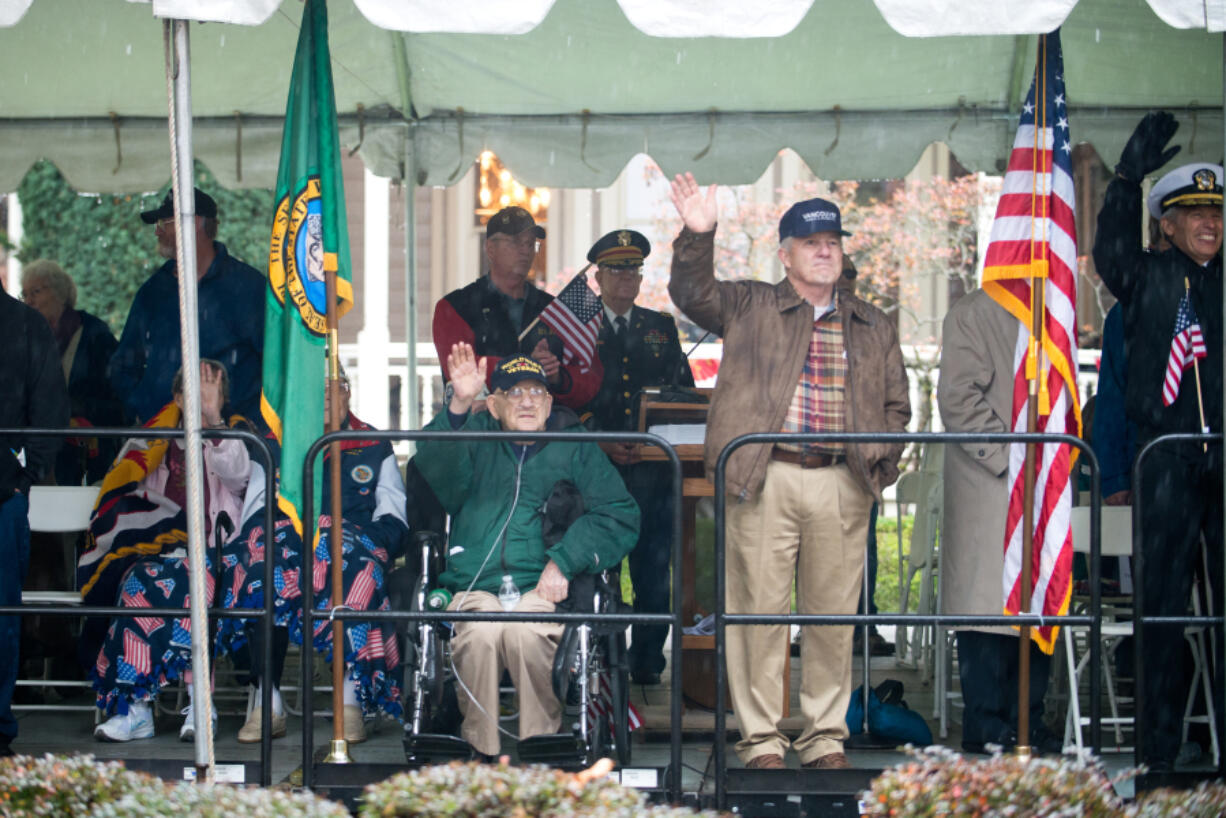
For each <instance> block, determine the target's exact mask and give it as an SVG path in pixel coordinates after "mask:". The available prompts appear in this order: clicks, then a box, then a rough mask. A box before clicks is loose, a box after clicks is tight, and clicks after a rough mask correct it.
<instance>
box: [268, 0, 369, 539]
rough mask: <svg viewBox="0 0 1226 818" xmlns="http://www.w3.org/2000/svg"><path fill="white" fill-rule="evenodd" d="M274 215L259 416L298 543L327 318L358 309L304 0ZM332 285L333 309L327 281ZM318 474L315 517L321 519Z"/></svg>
mask: <svg viewBox="0 0 1226 818" xmlns="http://www.w3.org/2000/svg"><path fill="white" fill-rule="evenodd" d="M276 198H277V211H276V215H275V216H274V218H273V225H272V242H271V247H270V248H269V254H268V297H267V301H266V305H265V312H264V381H263V392H262V394H261V395H260V411H261V413H262V414H263V416H264V421H265V423H267V424H268V427H269V428H270V429H271V430H272V432H273V434H274V435H275V436H276V438H277V442H278V443H279V444H280V448H281V463H280V474H279V479H278V481H277V505H278V506H279V507H280V509H281V511H282V512H284V513H285V514H286V515H287V516H288V517H289V518H290V520H291V521H292V522H293V524H294V528H295V530H297V531H298V533H299V534H301V533H302V503H303V500H304V499H305V498H304V497H303V487H302V471H303V457H304V456H305V455H306V451H307V449H309V448H310V446H311V444H312V443H313V442H314V441H315V439H316V438H318V437H319V436H320V435H321V434H323V431H324V381H325V365H326V361H327V340H328V337H327V335H328V333H327V328H326V316H327V311H328V309H329V308H333V309H336V310H337V317H338V318H339V317H340V316H341V315H344V314H345V313H346V312H347V311H348V310H349V308H350V307H352V306H353V285H352V283H351V281H350V267H349V236H348V234H347V232H346V225H345V190H344V181H343V179H342V177H341V162H340V149H339V144H338V138H337V130H336V97H335V95H334V94H333V90H332V65H331V62H330V60H329V58H328V11H327V7H326V6H325V5H324V0H306V6H305V8H304V9H303V11H302V28H301V30H300V33H299V35H298V50H297V53H296V54H295V55H294V73H293V76H292V78H291V79H290V87H289V99H288V100H287V101H286V103H285V131H284V133H283V134H282V136H281V164H280V166H279V168H278V170H277V197H276ZM327 274H335V275H336V292H337V302H338V303H336V304H333V305H329V304H328V303H327V298H326V297H325V285H324V278H325V275H327ZM319 477H320V475H319V471H318V470H317V471H316V473H315V485H314V488H313V497H314V500H315V503H314V507H315V509H316V512H317V513H318V510H319V486H320V481H319Z"/></svg>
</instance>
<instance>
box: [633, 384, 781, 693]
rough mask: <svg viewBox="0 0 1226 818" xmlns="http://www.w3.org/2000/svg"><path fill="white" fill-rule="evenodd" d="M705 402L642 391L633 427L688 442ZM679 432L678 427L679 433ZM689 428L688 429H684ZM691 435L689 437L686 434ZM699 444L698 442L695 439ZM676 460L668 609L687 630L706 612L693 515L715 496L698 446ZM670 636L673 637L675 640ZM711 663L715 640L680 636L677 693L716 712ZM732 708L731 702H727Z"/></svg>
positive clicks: (680, 450)
mask: <svg viewBox="0 0 1226 818" xmlns="http://www.w3.org/2000/svg"><path fill="white" fill-rule="evenodd" d="M692 391H693V392H694V393H695V394H696V395H701V396H703V397H706V398H707V399H708V400H709V398H710V395H711V392H712V391H713V390H712V389H709V388H699V389H694V390H692ZM708 408H709V405H708V403H705V402H702V401H701V400H695V401H693V402H677V401H673V400H669V401H665V400H661V399H660V389H659V388H658V387H653V388H648V389H644V390H643V395H642V400H641V401H640V402H639V418H638V428H639V431H640V432H646V431H648V430H649V429H651V428H652V427H658V426H661V425H667V426H672V427H674V428H673V429H672V430H671V431H674V432H679V433H680V434H676V435H672V434H661V435H660V436H661V437H663V438H664V439H665V440H669V441H670V442H672V440H671V438H673V437H677V438H678V439H682V440H686V441H688V440H690V438H691V437H692V436H693V434H692V433H693V432H696V431H697V430H695V429H693V428H692V427H695V426H703V427H705V425H706V420H707V409H708ZM678 427H681V428H678ZM685 427H691V428H685ZM687 433H691V434H687ZM698 440H701V437H698ZM673 448H674V449H676V450H677V456H678V457H680V458H681V469H682V472H681V565H680V566H675V567H674V570H680V571H681V590H682V596H681V599H680V600H673V604H680V606H681V621H682V622H683V623H684V624H685V625H687V626H688V625H692V624H693V623H695V622H697V621H698V620H699V619H701V618H702V617H704V616H706V615H707V614H708V613H711V611H708V610H705V608H704V606H702V605H701V604H700V603H699V601H698V600H697V598H696V596H695V593H694V590H695V587H696V585H697V575H698V570H697V558H698V545H697V542H696V540H695V531H696V525H695V516H696V513H697V510H698V501H699V500H701V499H702V498H704V497H714V496H715V486H714V485H713V484H712V483H711V481H710V480H708V479H707V478H706V476H705V474H704V467H703V444H702V442H678V443H674V444H673ZM642 459H643V460H645V461H666V460H667V459H668V458H667V457H666V456H665V454H664V452H662V451H660V450H659V449H657V448H655V447H654V446H644V447H643V449H642ZM677 636H678V635H677V634H673V638H674V639H676V638H677ZM790 647H791V645H790V639H785V644H783V645H781V646H780V649H781V650H782V651H784V656H785V657H787V659H786V660H785V664H784V673H783V690H782V695H783V715H784V716H785V717H786V716H788V715H789V700H790V696H791V692H790V690H791V651H790ZM721 670H722V668H717V667H716V664H715V637H714V636H702V635H691V634H682V635H681V691H682V693H683V694H684V697H685V699H688V700H689V701H691V702H693V703H695V704H697V705H699V706H701V707H705V708H707V709H708V710H714V709H715V678H716V677H715V674H716V673H717V672H719V671H721ZM726 704H727V705H728V706H729V707H731V702H726Z"/></svg>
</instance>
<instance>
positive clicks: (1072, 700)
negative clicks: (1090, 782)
mask: <svg viewBox="0 0 1226 818" xmlns="http://www.w3.org/2000/svg"><path fill="white" fill-rule="evenodd" d="M1100 520H1101V522H1100V526H1101V532H1100V541H1101V548H1100V552H1101V555H1102V556H1103V557H1109V556H1110V557H1122V556H1131V555H1132V507H1131V506H1103V507H1102V516H1101V518H1100ZM1072 529H1073V551H1075V552H1077V553H1080V554H1087V555H1088V554H1089V553H1090V507H1089V506H1076V507H1075V508H1073V510H1072ZM1083 604H1084V603H1083ZM1103 614H1104V620H1103V622H1102V625H1101V630H1100V635H1101V644H1102V650H1101V651H1100V654H1099V655H1100V657H1101V660H1102V676H1103V687H1104V689H1105V690H1106V693H1107V702H1108V707H1109V709H1110V715H1109V716H1105V717H1103V719H1102V724H1103V726H1105V727H1109V728H1111V730H1112V733H1113V734H1114V737H1115V744H1114V746H1107V745H1104V746H1103V751H1104V752H1107V751H1111V752H1120V753H1124V752H1132V748H1131V747H1126V746H1124V732H1125V729H1126V728H1128V729H1129V731H1130V732H1131V728H1132V726H1133V725H1134V724H1135V719H1134V718H1133V717H1132V716H1123V715H1121V714H1120V705H1121V704H1131V702H1132V700H1131V698H1122V697H1120V696H1119V695H1118V693H1117V691H1116V689H1115V679H1114V677H1113V675H1112V672H1111V665H1112V660H1113V657H1114V654H1115V649H1116V648H1117V647H1119V644H1120V643H1121V642H1122V641H1123V640H1124V639H1126V638H1128V637H1130V636H1132V633H1133V625H1132V620H1131V618H1129V619H1127V620H1124V621H1120V620H1118V619H1115V618H1114V617H1115V616H1118V615H1120V614H1125V615H1130V614H1131V611H1130V609H1128V608H1122V607H1120V606H1118V605H1116V606H1109V605H1107V604H1104V605H1103ZM1107 616H1112V618H1111V619H1106V618H1105V617H1107ZM1063 630H1064V634H1063V636H1064V657H1065V662H1066V665H1067V671H1068V673H1067V677H1068V696H1069V704H1068V715H1067V716H1066V718H1065V721H1064V751H1065V752H1069V751H1070V750H1072V749H1074V748H1075V749H1076V750H1077V752H1078V753H1080V752H1081V751H1082V750H1083V749H1084V748H1085V742H1084V736H1083V733H1082V728H1084V727H1087V726H1089V724H1090V719H1089V718H1088V717H1086V716H1083V715H1082V713H1081V701H1080V698H1079V696H1078V691H1079V689H1080V687H1081V681H1082V677H1083V676H1084V675H1085V671H1086V669H1087V667H1088V666H1089V663H1090V651H1089V649H1088V645H1087V646H1085V647H1084V648H1083V649H1082V652H1081V655H1080V656H1078V655H1077V645H1076V640H1077V638H1078V637H1081V639H1082V641H1083V642H1084V641H1085V639H1086V638H1088V635H1089V632H1090V629H1089V628H1088V627H1086V626H1069V627H1065V628H1064V629H1063Z"/></svg>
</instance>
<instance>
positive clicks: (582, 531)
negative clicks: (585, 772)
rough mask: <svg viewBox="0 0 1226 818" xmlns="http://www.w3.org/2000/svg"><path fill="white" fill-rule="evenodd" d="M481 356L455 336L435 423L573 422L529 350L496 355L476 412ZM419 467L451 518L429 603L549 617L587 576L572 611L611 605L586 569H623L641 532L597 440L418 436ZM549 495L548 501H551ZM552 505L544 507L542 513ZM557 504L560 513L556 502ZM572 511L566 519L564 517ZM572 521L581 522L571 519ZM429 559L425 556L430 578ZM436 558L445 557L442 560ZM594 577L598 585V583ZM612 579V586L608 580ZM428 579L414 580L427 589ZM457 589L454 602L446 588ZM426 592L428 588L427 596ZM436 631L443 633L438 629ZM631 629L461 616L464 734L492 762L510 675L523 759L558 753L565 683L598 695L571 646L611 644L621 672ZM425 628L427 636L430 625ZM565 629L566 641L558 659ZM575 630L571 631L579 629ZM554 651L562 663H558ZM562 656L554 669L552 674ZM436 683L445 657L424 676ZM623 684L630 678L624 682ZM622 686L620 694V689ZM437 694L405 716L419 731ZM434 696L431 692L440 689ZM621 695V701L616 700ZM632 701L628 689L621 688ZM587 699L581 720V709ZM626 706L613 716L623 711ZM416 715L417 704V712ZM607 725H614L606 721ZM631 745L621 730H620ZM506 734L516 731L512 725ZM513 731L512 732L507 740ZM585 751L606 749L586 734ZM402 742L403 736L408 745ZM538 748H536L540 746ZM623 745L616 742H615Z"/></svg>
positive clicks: (610, 592)
mask: <svg viewBox="0 0 1226 818" xmlns="http://www.w3.org/2000/svg"><path fill="white" fill-rule="evenodd" d="M487 360H488V359H485V358H477V357H476V356H475V355H474V353H473V350H472V347H471V346H469V345H468V344H465V343H458V344H456V345H455V346H454V347H452V349H451V352H450V354H449V356H448V371H449V372H450V373H451V376H452V380H451V389H450V391H451V396H450V399H449V402H448V405H447V406H446V407H445V408H444V410H443V411H442V412H440V413H439V415H438V417H436V418H435V419H434V420H433V421H432V422H431V423H430V425H429V426H427V427H426V428H427V429H430V430H456V429H463V430H471V431H499V430H506V431H520V432H525V433H530V432H539V431H544V430H549V431H561V430H566V429H571V428H576V427H578V419H577V418H576V417H575V415H574V414H573V413H572V412H571V411H570V410H569V409H566V408H564V407H554V406H553V401H552V398H551V396H550V394H549V391H548V381H547V376H546V372H545V369H544V368H543V367H542V366H541V365H540V364H539V363H537V362H536V361H534V360H532V359H531V358H528V357H526V356H523V355H514V356H511V357H509V358H504V359H503V360H501V361H500V362H499V363H498V364H497V366H496V368H495V370H494V372H493V373H492V375H491V377H490V379H489V383H490V389H491V393H490V395H489V397H488V399H487V401H486V409H487V410H488V411H487V412H473V411H472V410H473V404H474V402H475V401H476V399H477V397H478V396H479V395H480V394H481V392H482V390H483V388H484V386H485V383H486V367H487ZM416 462H417V464H418V468H419V469H420V470H421V473H422V475H423V477H424V478H425V480H426V482H427V483H428V484H429V485H430V487H431V488H432V489H433V491H434V492H435V494H436V495H437V496H438V499H439V501H440V502H441V503H442V505H443V507H444V508H445V509H446V511H447V513H448V514H449V515H450V517H451V526H450V534H449V537H448V541H447V545H446V555H445V559H444V560H442V562H444V565H443V566H441V567H442V568H443V569H444V570H442V572H441V575H439V576H438V577H437V585H438V586H439V587H440V588H441V589H443V591H442V592H436V595H435V596H434V598H433V599H434V604H435V605H436V606H437V607H438V608H440V609H441V608H442V607H443V605H444V602H445V605H446V609H447V610H452V611H488V612H502V611H508V612H510V611H514V612H523V613H528V612H533V613H535V612H546V613H548V612H553V611H555V610H558V609H560V608H561V607H562V605H563V603H566V602H567V601H568V595H569V594H570V592H571V591H572V590H573V589H572V586H575V589H577V587H578V586H580V585H583V586H585V587H586V591H584V592H583V594H582V597H583V598H582V599H581V600H578V601H577V602H576V601H575V600H571V602H572V603H573V604H574V605H575V607H574V608H573V609H575V610H588V611H590V610H592V605H593V603H594V602H595V604H599V605H601V606H602V608H604V609H606V610H611V609H613V608H607V607H605V606H606V605H609V604H616V603H615V601H614V599H615V597H616V589H615V587H610V584H609V583H607V580H606V581H602V580H601V579H600V578H599V577H597V578H593V577H592V576H591V575H593V574H596V573H598V572H601V571H604V570H605V569H614V570H616V568H617V566H618V565H620V563H621V561H622V558H623V557H624V556H625V555H626V554H627V553H628V552H629V551H630V549H631V548H633V546H634V543H635V541H636V538H637V536H638V526H639V511H638V507H637V506H636V504H635V502H634V500H633V499H632V498H631V497H630V495H629V493H628V492H627V491H626V488H625V486H624V485H623V484H622V481H621V479H620V478H619V477H618V475H617V472H616V471H615V470H614V469H613V467H612V466H611V465H610V463H609V460H608V458H607V457H606V456H605V455H604V453H603V452H602V451H601V450H600V449H599V448H598V447H597V446H596V444H595V443H588V442H571V441H552V442H544V441H534V440H532V439H530V438H526V439H525V440H523V441H506V440H498V441H482V440H464V441H454V440H423V441H421V442H420V443H419V444H418V452H417V457H416ZM551 497H552V502H551ZM547 508H549V511H550V513H549V514H546V509H547ZM559 508H560V509H561V510H560V511H559ZM560 517H561V518H565V519H559V518H560ZM570 518H573V519H570ZM431 563H432V560H431V559H430V557H429V554H428V548H427V555H426V556H425V558H424V559H423V567H422V568H423V575H424V576H426V577H428V576H429V575H430V573H431V571H430V567H431ZM435 564H436V566H437V562H435ZM593 581H594V582H595V586H596V587H595V588H593V586H592V583H593ZM613 585H615V583H613ZM424 591H425V586H424V585H422V586H419V595H420V594H423V593H424ZM448 594H450V599H447V595H448ZM423 601H424V596H423V598H422V599H421V600H419V604H420V603H421V602H423ZM437 630H438V629H437V628H435V631H436V632H437ZM623 630H624V627H623V626H616V629H615V631H614V630H613V629H609V628H605V629H602V628H594V629H592V628H589V629H581V630H577V629H574V628H572V629H570V631H567V630H566V629H565V628H564V627H563V626H562V625H561V624H560V623H547V622H499V621H496V620H493V621H488V622H457V623H455V626H454V633H453V635H452V636H451V650H450V657H451V661H450V666H449V668H448V669H449V670H450V671H451V673H453V674H454V683H455V691H456V697H457V699H458V703H459V709H460V712H461V714H462V715H463V724H462V727H461V734H462V736H463V738H464V739H465V740H466V741H467V743H468V744H469V745H471V747H472V750H473V752H474V753H475V754H476V755H477V756H478V757H482V758H487V759H489V758H494V757H496V756H497V755H498V754H499V752H500V748H501V739H500V735H499V733H500V732H507V731H505V730H502V728H500V726H499V694H500V690H499V687H500V682H501V680H502V677H503V673H504V671H506V672H507V673H509V675H510V677H511V680H512V682H513V683H514V685H515V688H516V691H517V693H518V695H519V725H518V738H519V739H520V742H521V743H520V746H519V754H520V757H521V760H526V759H527V758H528V757H529V756H530V757H531V760H548V759H547V758H545V757H546V756H549V755H550V753H551V752H552V751H551V750H550V749H549V748H553V750H558V749H559V748H564V747H565V746H569V747H571V748H576V747H577V745H576V742H575V739H574V736H573V735H571V734H570V733H559V730H560V728H561V725H562V717H563V712H564V706H565V704H566V701H565V699H566V698H567V697H568V696H567V694H568V689H567V688H568V686H569V684H570V680H571V679H572V678H575V679H576V681H577V682H578V684H577V687H578V688H579V691H580V693H582V694H591V693H594V691H589V690H588V687H589V685H588V683H587V679H586V677H583V676H582V675H581V674H580V675H579V676H578V677H575V676H573V675H572V674H571V673H570V670H571V667H570V665H571V664H572V660H571V656H572V654H573V653H574V650H573V649H574V648H575V647H576V645H575V644H574V643H576V642H582V643H583V644H579V645H577V647H578V648H580V649H581V655H582V656H583V657H584V658H585V659H586V657H587V651H588V648H589V647H594V646H595V645H594V644H593V645H589V644H588V637H589V636H592V635H597V634H599V635H600V636H601V638H599V639H592V640H591V641H592V643H600V644H604V645H606V646H607V647H606V648H605V649H604V651H603V661H604V662H605V663H607V664H609V665H614V666H615V669H616V670H617V671H620V673H622V674H624V672H625V665H624V656H619V655H617V654H618V649H617V648H618V646H619V645H621V644H622V642H621V637H622V631H623ZM418 631H419V632H422V633H428V631H427V630H426V629H418ZM564 632H565V633H566V635H567V637H568V638H567V640H566V641H567V643H568V645H567V647H568V649H567V650H564V651H563V652H562V654H558V646H559V643H560V642H561V641H562V640H563V637H564ZM571 634H577V635H578V636H577V637H576V638H571ZM418 650H419V651H420V654H421V655H420V656H419V658H418V661H419V662H423V661H424V662H426V663H433V664H435V665H437V663H438V662H439V661H440V657H441V655H442V653H443V651H442V650H441V648H440V647H438V646H437V643H435V644H434V645H432V644H430V639H429V638H428V637H427V638H425V639H419V640H418ZM555 659H557V661H555ZM555 665H557V671H556V672H555ZM423 676H424V677H426V678H429V679H432V680H433V681H432V682H428V683H427V684H428V685H433V684H434V683H436V682H438V680H439V679H441V674H440V673H439V672H438V670H437V666H435V667H434V669H433V670H432V671H430V672H428V673H426V674H418V679H419V680H421V679H422V678H423ZM618 681H624V680H621V679H620V678H619V680H618ZM614 686H620V687H621V688H622V689H623V690H624V684H621V685H617V684H615V685H614ZM431 692H432V691H429V690H422V689H421V685H420V684H419V685H418V689H417V690H415V691H414V692H413V696H414V698H413V699H412V700H411V701H410V706H409V710H410V712H409V713H406V721H407V722H409V724H408V728H407V729H408V730H409V731H410V734H411V735H412V734H413V733H415V732H420V731H421V730H422V729H423V725H422V723H421V716H422V713H421V705H422V702H421V698H422V696H424V695H429V694H430V693H431ZM433 692H434V693H435V694H437V688H436V690H435V691H433ZM614 698H615V699H616V698H618V697H617V696H616V695H615V696H614ZM620 698H621V701H622V702H624V700H625V699H624V695H622V696H621V697H620ZM589 703H590V702H580V703H579V706H580V712H581V719H580V722H581V724H582V725H583V726H584V728H583V729H582V730H580V731H579V732H580V733H588V732H594V731H589V730H587V728H586V725H587V723H588V722H587V716H586V711H587V709H588V708H587V704H589ZM611 709H612V710H613V711H614V712H613V713H612V714H611V716H610V717H611V718H612V719H613V720H614V722H617V721H619V720H621V719H623V718H624V716H625V712H624V706H622V705H619V704H618V703H616V702H615V703H614V705H613V707H612V708H611ZM619 710H620V711H622V712H620V713H619V712H617V711H619ZM414 711H416V712H414ZM607 729H610V730H611V729H613V728H612V726H610V727H609V728H607ZM616 733H617V734H619V735H621V736H622V743H625V738H624V736H625V732H624V730H617V731H616ZM507 734H508V735H512V734H510V733H507ZM512 737H514V736H513V735H512ZM581 739H583V740H582V741H581V742H580V745H586V746H579V749H580V750H581V751H583V752H584V753H585V754H586V753H587V752H588V751H590V750H591V749H592V745H593V744H594V743H595V744H599V741H596V740H594V739H595V737H594V736H590V735H582V736H581ZM406 743H407V742H406ZM534 747H535V748H537V750H539V751H540V752H534V750H533V748H534ZM618 749H619V750H621V749H622V748H618Z"/></svg>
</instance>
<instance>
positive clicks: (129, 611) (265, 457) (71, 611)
mask: <svg viewBox="0 0 1226 818" xmlns="http://www.w3.org/2000/svg"><path fill="white" fill-rule="evenodd" d="M185 434H186V433H185V432H184V430H183V429H171V428H160V427H159V428H133V429H121V428H101V427H99V428H90V429H88V430H82V429H76V428H68V429H48V428H34V427H31V428H5V429H0V436H10V435H11V436H14V437H54V438H69V437H82V436H87V437H113V438H120V439H123V440H132V439H137V440H162V439H166V438H183V437H184V436H185ZM200 434H201V436H202V437H203V438H204V439H206V440H241V441H243V442H244V443H246V444H247V445H248V446H250V447H253V448H254V450H255V452H256V454H257V457H258V459H259V460H261V461H262V462H263V465H264V492H265V497H266V498H275V497H276V468H275V463H274V459H273V456H272V451H271V449H269V447H268V443H267V442H265V441H264V439H263V438H261V437H259V436H258V435H255V434H253V433H252V432H249V431H246V430H243V429H202V430H201V432H200ZM273 506H274V503H273V502H266V503H265V504H264V527H265V531H272V530H273V527H272V523H273ZM274 563H275V559H266V560H265V562H264V587H265V588H271V587H272V577H273V568H274ZM74 570H75V567H74ZM274 601H275V599H274V597H273V596H272V595H266V598H265V600H264V607H263V608H216V607H214V608H210V609H209V616H210V617H216V618H227V619H248V618H253V619H260V620H261V624H262V626H263V642H264V644H263V652H264V656H263V659H264V667H271V663H272V627H273V603H274ZM214 602H216V600H214ZM149 611H150V609H149V608H125V607H120V606H104V605H63V604H29V605H25V604H23V605H0V616H71V617H81V618H84V617H92V616H105V617H128V618H133V617H146V616H149ZM263 707H264V724H263V735H262V738H261V741H260V784H261V785H262V786H265V787H267V786H270V785H271V784H272V736H271V733H272V729H271V726H272V686H271V685H265V686H264V694H263ZM197 740H198V741H199V740H202V739H201V737H198V738H197Z"/></svg>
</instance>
